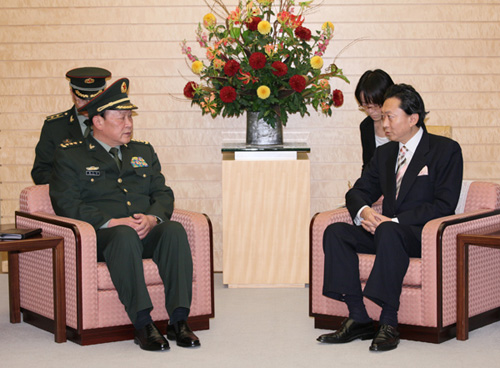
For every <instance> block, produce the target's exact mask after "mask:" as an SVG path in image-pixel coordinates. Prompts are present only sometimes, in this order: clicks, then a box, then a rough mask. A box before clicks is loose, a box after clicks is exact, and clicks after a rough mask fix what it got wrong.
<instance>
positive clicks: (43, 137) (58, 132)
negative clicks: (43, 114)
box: [31, 106, 83, 184]
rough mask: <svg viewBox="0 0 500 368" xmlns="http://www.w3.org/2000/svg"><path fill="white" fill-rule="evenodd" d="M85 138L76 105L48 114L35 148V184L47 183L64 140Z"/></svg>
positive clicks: (72, 140)
mask: <svg viewBox="0 0 500 368" xmlns="http://www.w3.org/2000/svg"><path fill="white" fill-rule="evenodd" d="M82 139H83V135H82V129H81V128H80V123H79V122H78V118H77V115H76V110H75V106H73V107H72V108H71V109H69V110H67V111H64V112H61V113H59V114H54V115H51V116H47V119H46V120H45V122H44V123H43V127H42V131H41V133H40V140H39V141H38V144H37V145H36V148H35V154H36V156H35V162H34V163H33V169H32V170H31V177H32V178H33V181H34V182H35V184H47V183H48V182H49V179H50V174H51V172H52V166H53V161H54V156H55V153H56V148H57V147H58V146H59V145H60V144H61V143H63V142H65V143H68V142H78V141H81V140H82Z"/></svg>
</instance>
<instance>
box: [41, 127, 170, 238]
mask: <svg viewBox="0 0 500 368" xmlns="http://www.w3.org/2000/svg"><path fill="white" fill-rule="evenodd" d="M63 146H64V147H61V148H59V149H57V152H56V158H55V161H54V169H53V173H52V176H51V179H50V198H51V201H52V205H53V206H54V211H55V212H56V214H58V215H62V216H66V217H71V218H75V219H79V220H83V221H86V222H89V223H90V224H91V225H92V226H94V228H95V229H96V230H97V229H99V228H100V227H101V226H102V225H103V224H105V223H106V222H107V221H108V220H110V219H112V218H119V217H127V216H131V215H132V214H134V213H144V214H148V215H154V216H157V217H159V218H161V219H162V220H168V219H170V217H171V216H172V212H173V209H174V194H173V192H172V189H170V188H169V187H167V186H166V185H165V178H164V176H163V175H162V173H161V166H160V162H159V161H158V157H157V155H156V153H155V151H154V149H153V147H152V146H151V145H150V144H149V143H147V142H140V141H134V140H132V141H130V143H128V144H127V145H123V146H121V151H122V168H121V170H118V166H117V165H116V163H115V161H114V160H113V158H112V157H111V156H110V154H109V153H108V152H106V150H105V149H104V148H103V147H102V146H101V145H100V144H99V143H98V142H97V141H96V140H95V139H94V138H93V137H92V136H89V137H88V138H87V139H85V140H84V141H83V142H81V143H74V144H69V145H63Z"/></svg>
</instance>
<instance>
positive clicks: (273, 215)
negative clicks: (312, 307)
mask: <svg viewBox="0 0 500 368" xmlns="http://www.w3.org/2000/svg"><path fill="white" fill-rule="evenodd" d="M222 152H223V162H222V220H223V221H222V223H223V226H222V233H223V234H222V235H223V271H224V272H223V283H224V284H227V285H228V286H229V287H304V285H305V284H307V283H308V282H309V249H308V240H309V223H310V181H311V179H310V162H309V158H308V156H307V153H308V152H309V148H307V147H305V146H300V145H293V144H290V145H283V146H281V147H279V148H276V147H266V148H255V147H253V146H252V147H250V148H246V147H243V148H238V147H224V148H223V150H222ZM290 152H293V154H292V156H295V158H293V159H279V157H281V155H287V154H290ZM238 154H247V155H248V156H247V157H243V158H241V156H240V158H238ZM260 154H262V156H259V155H260ZM268 154H269V156H267V155H268Z"/></svg>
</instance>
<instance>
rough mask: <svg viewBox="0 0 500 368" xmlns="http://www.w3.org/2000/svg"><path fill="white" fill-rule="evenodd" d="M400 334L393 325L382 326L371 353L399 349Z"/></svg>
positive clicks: (372, 345) (373, 342)
mask: <svg viewBox="0 0 500 368" xmlns="http://www.w3.org/2000/svg"><path fill="white" fill-rule="evenodd" d="M398 344H399V332H398V330H397V329H396V328H395V327H392V326H391V325H382V326H380V328H379V330H378V332H377V334H376V335H375V338H374V339H373V341H372V344H371V346H370V350H371V351H387V350H393V349H396V348H397V347H398Z"/></svg>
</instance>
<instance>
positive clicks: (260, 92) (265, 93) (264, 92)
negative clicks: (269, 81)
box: [257, 86, 271, 100]
mask: <svg viewBox="0 0 500 368" xmlns="http://www.w3.org/2000/svg"><path fill="white" fill-rule="evenodd" d="M270 95H271V90H270V89H269V87H268V86H260V87H259V88H257V96H259V98H260V99H262V100H265V99H266V98H268V97H269V96H270Z"/></svg>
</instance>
